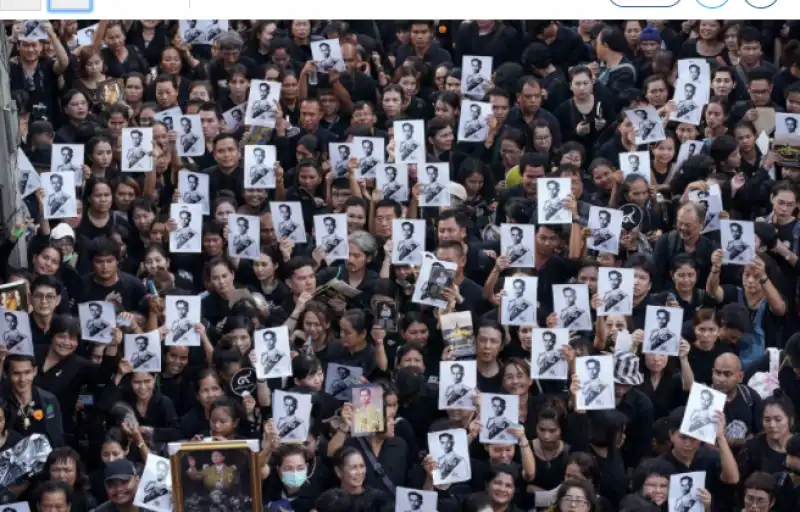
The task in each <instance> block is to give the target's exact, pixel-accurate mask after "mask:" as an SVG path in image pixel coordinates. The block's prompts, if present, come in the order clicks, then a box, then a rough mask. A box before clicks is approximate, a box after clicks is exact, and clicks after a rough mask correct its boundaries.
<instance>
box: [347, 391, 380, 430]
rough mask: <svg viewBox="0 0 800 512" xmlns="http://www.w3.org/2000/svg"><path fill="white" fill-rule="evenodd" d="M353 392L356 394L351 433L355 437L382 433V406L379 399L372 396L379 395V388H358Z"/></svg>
mask: <svg viewBox="0 0 800 512" xmlns="http://www.w3.org/2000/svg"><path fill="white" fill-rule="evenodd" d="M353 392H354V394H355V393H356V392H357V393H358V399H357V401H356V403H355V407H354V409H353V433H354V434H356V435H357V434H369V433H375V432H383V430H384V417H383V405H382V404H381V403H380V398H379V397H375V396H373V395H375V394H377V393H379V388H373V387H360V388H356V389H354V390H353Z"/></svg>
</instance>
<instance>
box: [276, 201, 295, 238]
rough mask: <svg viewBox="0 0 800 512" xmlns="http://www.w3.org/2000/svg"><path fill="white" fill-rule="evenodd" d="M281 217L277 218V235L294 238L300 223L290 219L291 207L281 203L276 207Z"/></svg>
mask: <svg viewBox="0 0 800 512" xmlns="http://www.w3.org/2000/svg"><path fill="white" fill-rule="evenodd" d="M278 210H279V211H280V215H281V218H280V220H278V229H277V231H278V237H279V239H280V238H290V239H294V238H296V237H297V231H298V229H299V228H300V225H299V224H298V223H297V222H295V221H294V220H292V207H291V206H289V205H288V204H282V205H280V206H279V207H278Z"/></svg>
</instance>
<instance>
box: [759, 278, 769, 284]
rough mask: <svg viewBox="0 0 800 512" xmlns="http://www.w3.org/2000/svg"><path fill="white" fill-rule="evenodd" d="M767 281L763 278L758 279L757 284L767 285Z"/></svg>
mask: <svg viewBox="0 0 800 512" xmlns="http://www.w3.org/2000/svg"><path fill="white" fill-rule="evenodd" d="M767 281H769V278H768V277H765V278H764V279H759V281H758V284H760V285H761V286H764V285H765V284H767Z"/></svg>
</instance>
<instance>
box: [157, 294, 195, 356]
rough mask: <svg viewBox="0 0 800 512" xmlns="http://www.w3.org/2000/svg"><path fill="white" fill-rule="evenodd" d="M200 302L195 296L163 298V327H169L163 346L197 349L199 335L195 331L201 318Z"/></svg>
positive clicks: (168, 296)
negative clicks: (164, 317) (164, 318)
mask: <svg viewBox="0 0 800 512" xmlns="http://www.w3.org/2000/svg"><path fill="white" fill-rule="evenodd" d="M200 310H201V300H200V297H199V296H197V295H167V296H166V297H165V298H164V314H165V316H166V321H165V323H164V325H166V326H167V327H169V331H168V332H167V337H166V339H165V340H164V345H167V346H171V345H181V346H186V347H199V346H200V335H199V334H198V333H197V331H196V330H195V327H196V326H197V324H199V323H200V318H201V311H200Z"/></svg>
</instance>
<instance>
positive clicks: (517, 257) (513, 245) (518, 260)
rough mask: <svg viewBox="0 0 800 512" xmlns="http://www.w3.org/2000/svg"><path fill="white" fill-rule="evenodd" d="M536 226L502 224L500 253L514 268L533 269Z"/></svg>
mask: <svg viewBox="0 0 800 512" xmlns="http://www.w3.org/2000/svg"><path fill="white" fill-rule="evenodd" d="M535 240H536V226H534V225H533V224H500V253H501V255H503V256H505V257H506V258H508V263H509V265H510V266H511V267H513V268H533V266H534V260H533V254H534V243H535Z"/></svg>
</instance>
